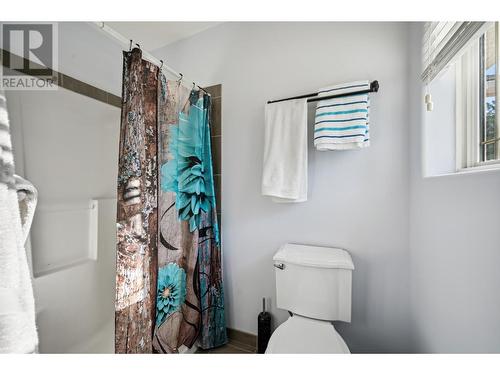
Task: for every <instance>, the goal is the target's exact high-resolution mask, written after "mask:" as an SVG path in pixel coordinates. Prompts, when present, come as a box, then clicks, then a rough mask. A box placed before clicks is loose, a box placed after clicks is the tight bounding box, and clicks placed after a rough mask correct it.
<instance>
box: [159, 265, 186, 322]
mask: <svg viewBox="0 0 500 375" xmlns="http://www.w3.org/2000/svg"><path fill="white" fill-rule="evenodd" d="M185 299H186V272H184V270H183V269H182V268H180V267H179V266H178V265H177V264H175V263H169V264H168V265H166V266H165V267H162V268H160V269H159V271H158V289H157V292H156V324H157V325H160V324H161V323H163V321H164V320H165V319H166V318H167V317H168V316H169V315H170V314H171V313H173V312H174V311H177V310H179V309H180V307H181V305H182V304H183V303H184V300H185Z"/></svg>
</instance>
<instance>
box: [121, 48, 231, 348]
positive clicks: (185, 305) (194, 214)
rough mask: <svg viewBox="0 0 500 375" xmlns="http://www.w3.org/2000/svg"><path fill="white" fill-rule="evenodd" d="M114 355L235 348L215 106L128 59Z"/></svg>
mask: <svg viewBox="0 0 500 375" xmlns="http://www.w3.org/2000/svg"><path fill="white" fill-rule="evenodd" d="M122 95H123V97H122V119H121V131H120V152H119V171H118V172H119V173H118V212H117V275H116V302H115V307H116V308H115V310H116V314H115V351H116V352H117V353H177V352H179V351H183V350H185V349H187V348H191V347H193V345H194V344H195V343H197V344H198V345H199V346H200V347H202V348H204V349H208V348H212V347H216V346H220V345H223V344H225V343H226V341H227V336H226V327H225V315H224V294H223V286H222V267H221V252H220V238H219V229H218V223H217V215H216V206H215V191H214V190H215V189H214V182H213V171H212V158H211V145H210V106H211V101H210V96H209V95H207V94H203V93H202V92H201V91H196V90H191V91H190V90H189V89H187V88H185V87H183V86H181V85H180V84H179V82H177V81H167V80H166V79H165V77H164V75H163V74H161V72H160V71H159V69H158V68H157V67H156V66H154V65H153V64H152V63H150V62H147V61H145V60H143V59H142V56H141V51H140V50H139V49H134V50H132V51H131V52H124V62H123V93H122Z"/></svg>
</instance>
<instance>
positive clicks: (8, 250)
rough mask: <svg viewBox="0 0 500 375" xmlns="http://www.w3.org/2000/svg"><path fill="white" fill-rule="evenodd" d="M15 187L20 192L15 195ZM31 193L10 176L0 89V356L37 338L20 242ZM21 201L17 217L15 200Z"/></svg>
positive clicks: (30, 348) (31, 347)
mask: <svg viewBox="0 0 500 375" xmlns="http://www.w3.org/2000/svg"><path fill="white" fill-rule="evenodd" d="M17 184H20V188H21V190H22V193H21V194H20V196H18V189H17V186H16V185H17ZM33 191H34V190H33V189H31V188H30V187H28V185H27V183H26V181H24V180H20V179H17V180H16V177H15V176H14V158H13V154H12V145H11V139H10V132H9V122H8V116H7V109H6V101H5V96H4V94H3V92H2V91H1V90H0V353H32V352H34V351H35V350H36V346H37V344H38V337H37V332H36V326H35V303H34V298H33V288H32V285H31V276H30V272H29V267H28V260H27V256H26V251H25V249H24V240H25V235H26V233H27V229H24V228H23V225H25V226H29V225H30V224H31V219H32V213H33V212H32V211H33V210H34V205H33V203H31V202H30V203H28V202H25V199H26V198H29V197H31V196H32V195H31V194H32V192H33ZM19 198H20V199H22V200H23V201H24V203H21V207H22V209H23V217H22V218H21V213H20V207H19V202H18V199H19Z"/></svg>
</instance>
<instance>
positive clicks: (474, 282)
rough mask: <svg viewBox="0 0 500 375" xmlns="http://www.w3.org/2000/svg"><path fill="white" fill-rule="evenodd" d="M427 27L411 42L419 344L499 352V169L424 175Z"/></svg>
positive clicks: (420, 348) (415, 31) (414, 304)
mask: <svg viewBox="0 0 500 375" xmlns="http://www.w3.org/2000/svg"><path fill="white" fill-rule="evenodd" d="M421 32H422V29H421V25H418V24H415V25H412V28H411V34H410V39H409V41H408V44H409V45H410V46H413V47H412V48H411V54H410V62H411V70H410V79H409V87H410V88H412V89H411V90H410V91H409V101H410V104H411V105H410V112H409V114H410V129H411V132H410V138H411V139H412V140H414V141H413V142H411V150H410V151H411V158H410V161H411V164H410V165H411V168H410V169H411V175H410V179H411V184H410V186H411V193H410V228H411V230H410V244H411V262H410V265H411V269H410V271H411V279H410V280H411V282H410V284H411V289H412V293H411V295H412V301H411V311H412V336H413V338H414V349H415V351H417V352H431V353H439V352H454V353H455V352H456V353H468V352H496V353H498V352H500V319H498V317H499V316H500V293H499V292H498V291H499V290H500V272H499V271H498V269H499V268H498V265H499V264H500V231H499V230H498V223H499V222H500V194H499V192H500V171H493V172H480V173H470V174H461V175H452V176H439V177H432V178H423V177H422V175H423V174H422V171H423V166H422V160H423V159H424V155H423V154H422V149H423V143H422V140H423V134H422V128H423V127H424V126H428V125H429V124H425V123H424V116H425V115H424V114H423V108H424V105H423V102H422V98H423V93H422V91H421V90H420V89H419V88H420V87H421V84H420V82H419V75H420V71H421V67H420V61H421V58H420V48H419V47H420V45H421V42H420V41H421ZM435 105H436V106H438V105H440V103H435ZM451 115H452V114H451V113H450V116H451ZM430 125H432V126H439V125H440V124H439V123H435V124H430Z"/></svg>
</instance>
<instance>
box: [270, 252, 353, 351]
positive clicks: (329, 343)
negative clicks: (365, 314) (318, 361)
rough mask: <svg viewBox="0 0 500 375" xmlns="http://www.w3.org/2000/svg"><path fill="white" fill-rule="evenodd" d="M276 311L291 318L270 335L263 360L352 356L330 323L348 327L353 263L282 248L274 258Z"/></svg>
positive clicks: (344, 256) (341, 255)
mask: <svg viewBox="0 0 500 375" xmlns="http://www.w3.org/2000/svg"><path fill="white" fill-rule="evenodd" d="M273 261H274V267H275V275H276V305H277V307H278V308H279V309H283V310H287V311H288V312H289V313H290V315H291V316H290V317H289V318H288V319H287V320H286V321H285V322H284V323H283V324H281V325H280V326H279V327H278V328H276V330H275V331H274V332H273V334H272V336H271V339H270V340H269V343H268V345H267V349H266V354H268V353H269V354H274V353H345V354H347V353H350V351H349V348H348V347H347V345H346V343H345V341H344V339H343V338H342V337H341V336H340V334H339V333H338V332H337V331H336V330H335V327H334V325H333V322H334V321H335V320H340V321H343V322H351V284H352V271H353V270H354V264H353V263H352V259H351V256H350V255H349V253H348V252H347V251H345V250H342V249H336V248H329V247H318V246H307V245H298V244H285V245H283V246H282V247H281V248H280V249H279V250H278V251H277V252H276V254H275V255H274V257H273Z"/></svg>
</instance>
